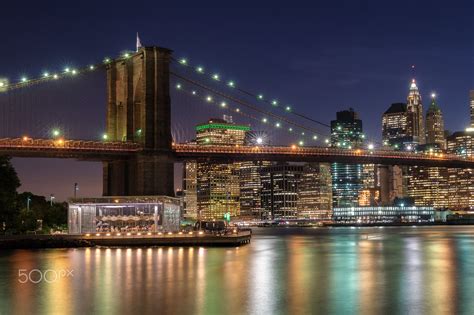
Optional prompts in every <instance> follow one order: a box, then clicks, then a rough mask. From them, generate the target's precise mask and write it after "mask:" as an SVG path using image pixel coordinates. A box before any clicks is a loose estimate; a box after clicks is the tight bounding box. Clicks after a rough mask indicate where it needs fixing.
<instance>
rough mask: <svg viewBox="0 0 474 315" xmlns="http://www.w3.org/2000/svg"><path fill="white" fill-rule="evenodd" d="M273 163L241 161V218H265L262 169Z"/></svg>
mask: <svg viewBox="0 0 474 315" xmlns="http://www.w3.org/2000/svg"><path fill="white" fill-rule="evenodd" d="M271 164H272V163H271V162H268V161H246V162H241V163H239V177H240V218H241V219H263V218H264V214H265V213H264V209H263V207H262V200H261V188H262V181H261V176H260V171H261V169H262V168H263V167H266V166H270V165H271Z"/></svg>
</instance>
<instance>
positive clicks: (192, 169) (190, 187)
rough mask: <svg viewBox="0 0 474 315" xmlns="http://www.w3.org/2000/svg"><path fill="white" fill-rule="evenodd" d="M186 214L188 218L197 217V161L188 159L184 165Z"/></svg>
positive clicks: (184, 215)
mask: <svg viewBox="0 0 474 315" xmlns="http://www.w3.org/2000/svg"><path fill="white" fill-rule="evenodd" d="M183 173H184V174H183V191H184V214H183V217H184V218H185V219H187V220H196V219H197V163H196V162H195V161H188V162H186V163H185V164H184V167H183Z"/></svg>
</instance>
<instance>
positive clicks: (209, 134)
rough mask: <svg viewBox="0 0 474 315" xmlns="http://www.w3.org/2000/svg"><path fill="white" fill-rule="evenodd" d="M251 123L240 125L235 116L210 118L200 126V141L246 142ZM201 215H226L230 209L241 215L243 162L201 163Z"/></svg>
mask: <svg viewBox="0 0 474 315" xmlns="http://www.w3.org/2000/svg"><path fill="white" fill-rule="evenodd" d="M249 130H250V127H249V126H244V125H237V124H234V123H232V122H231V119H230V118H228V119H227V120H223V119H210V120H209V121H208V122H207V123H204V124H201V125H198V126H196V142H197V144H198V145H243V144H244V139H245V135H246V133H247V131H249ZM196 168H197V171H196V173H197V175H196V177H197V180H196V186H197V210H198V218H201V219H207V220H210V219H222V218H223V216H224V214H225V213H227V212H230V214H231V216H232V217H235V216H238V215H240V200H239V198H240V181H239V163H226V164H222V163H215V162H198V163H197V166H196Z"/></svg>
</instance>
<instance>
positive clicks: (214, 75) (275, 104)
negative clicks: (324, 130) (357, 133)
mask: <svg viewBox="0 0 474 315" xmlns="http://www.w3.org/2000/svg"><path fill="white" fill-rule="evenodd" d="M172 60H173V61H175V62H177V63H178V64H180V65H181V66H184V67H187V68H191V69H194V71H195V72H196V73H198V74H200V75H208V77H209V78H210V79H212V80H213V81H215V82H219V83H224V84H225V85H226V86H227V87H228V88H231V89H235V90H237V91H239V92H241V93H243V94H246V95H248V96H251V97H253V98H255V99H256V100H258V101H260V102H262V103H265V104H267V105H271V106H272V108H276V109H279V110H282V111H284V112H286V113H290V114H293V115H295V116H297V117H300V118H303V119H305V120H308V121H311V122H313V123H317V124H319V125H321V126H324V127H328V128H331V126H330V125H328V124H325V123H323V122H320V121H317V120H315V119H313V118H311V117H308V116H306V115H303V114H300V113H298V112H296V111H294V110H293V108H292V107H291V106H290V105H286V106H285V105H283V106H282V105H281V104H280V102H279V101H278V99H277V98H273V99H272V98H269V99H268V98H266V97H265V96H264V95H263V94H262V93H259V94H256V93H253V92H250V91H248V90H246V89H243V88H241V87H238V86H237V84H236V83H235V80H232V79H230V80H224V79H223V77H222V76H221V75H220V74H219V73H210V72H209V73H207V72H206V70H205V68H204V66H201V65H197V66H193V65H191V63H190V62H189V60H188V59H187V58H181V59H179V60H177V59H174V58H172ZM361 136H362V138H363V139H366V137H365V135H364V134H362V135H361ZM324 142H325V143H326V144H329V143H330V140H329V139H327V138H326V139H325V141H324ZM374 143H377V144H380V143H379V142H378V141H370V143H369V144H368V146H369V147H373V146H374ZM338 146H342V147H344V148H349V149H351V146H350V145H349V144H346V143H344V142H341V143H338Z"/></svg>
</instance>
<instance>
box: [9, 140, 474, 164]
mask: <svg viewBox="0 0 474 315" xmlns="http://www.w3.org/2000/svg"><path fill="white" fill-rule="evenodd" d="M140 152H144V151H143V148H142V147H141V146H140V144H137V143H129V142H106V141H82V140H63V139H56V140H52V139H31V138H17V139H10V138H4V139H0V155H10V156H14V157H47V158H76V159H83V160H99V161H105V160H113V159H121V158H131V157H133V156H134V155H136V154H137V153H140ZM147 153H151V154H153V152H148V151H147ZM170 154H171V155H173V156H174V158H175V159H176V160H178V161H180V160H200V161H203V160H205V161H211V160H212V161H222V162H229V161H252V160H262V161H288V162H328V163H349V164H351V163H352V164H354V163H358V164H359V163H360V164H362V163H363V164H369V163H373V164H386V165H419V166H439V167H460V168H474V158H473V157H461V156H457V155H452V154H444V153H443V154H441V153H430V154H426V153H421V152H418V153H414V152H401V151H389V150H362V149H353V150H348V149H337V148H328V147H298V146H292V147H282V146H266V147H264V146H210V145H209V146H203V145H193V144H173V147H172V152H170Z"/></svg>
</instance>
